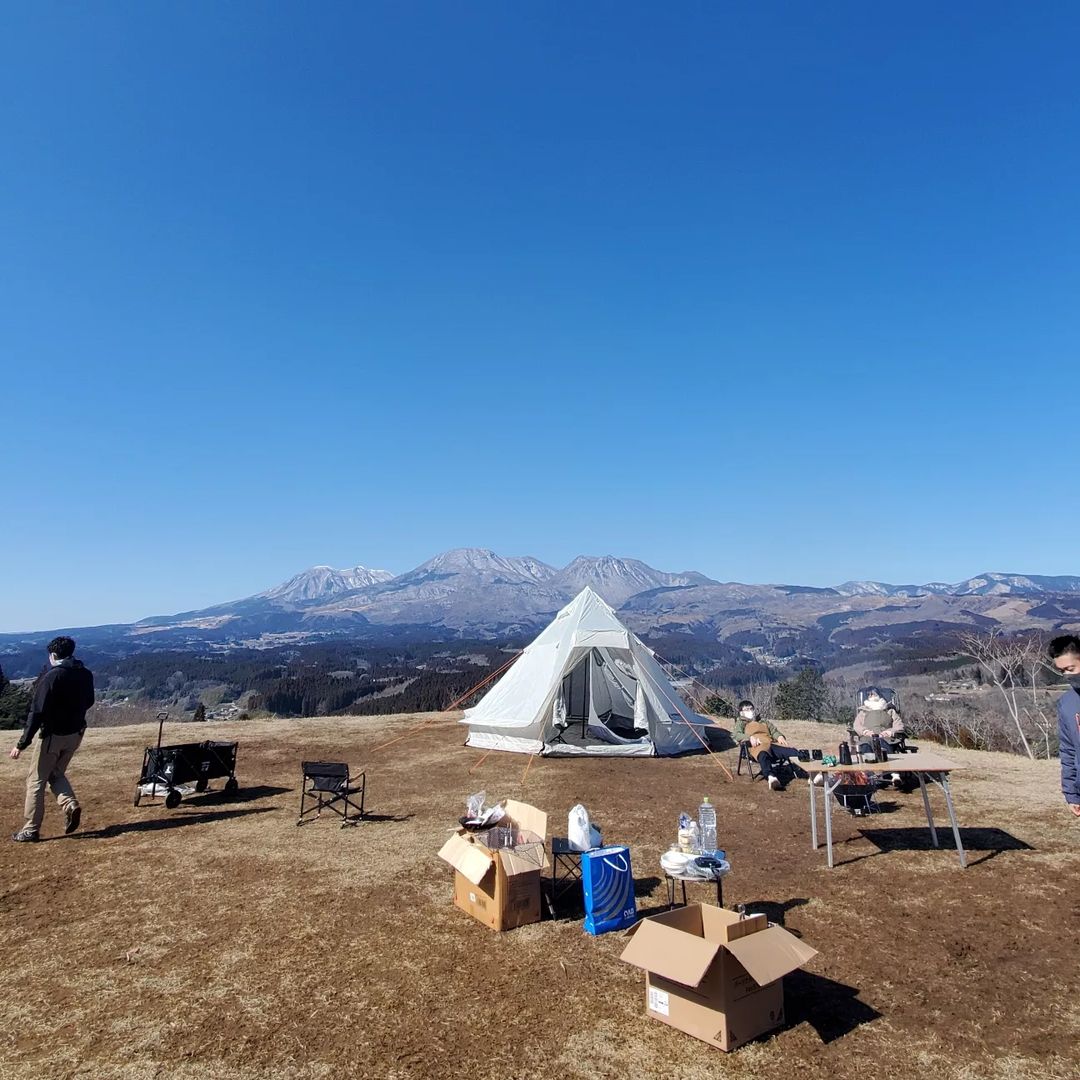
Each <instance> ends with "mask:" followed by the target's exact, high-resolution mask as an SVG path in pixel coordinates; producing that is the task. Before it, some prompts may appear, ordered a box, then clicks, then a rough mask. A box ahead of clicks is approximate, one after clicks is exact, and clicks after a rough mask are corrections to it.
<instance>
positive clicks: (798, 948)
mask: <svg viewBox="0 0 1080 1080" xmlns="http://www.w3.org/2000/svg"><path fill="white" fill-rule="evenodd" d="M628 933H629V934H630V935H632V936H631V937H630V941H629V943H628V944H627V946H626V948H625V949H623V952H622V957H621V959H623V960H625V961H626V962H627V963H628V964H633V965H634V966H635V967H639V968H643V969H644V971H645V999H646V1000H645V1005H646V1011H647V1012H648V1014H649V1015H650V1016H652V1017H654V1018H655V1019H657V1020H662V1021H663V1022H664V1023H665V1024H670V1025H671V1026H672V1027H675V1028H678V1029H679V1030H680V1031H685V1032H686V1033H687V1034H688V1035H693V1036H694V1037H695V1038H697V1039H702V1040H704V1041H705V1042H707V1043H710V1044H711V1045H713V1046H717V1047H719V1048H720V1049H721V1050H734V1049H736V1048H737V1047H739V1046H742V1045H743V1044H744V1043H747V1042H750V1040H751V1039H756V1038H757V1037H758V1036H759V1035H762V1034H764V1033H765V1032H766V1031H771V1030H772V1029H773V1028H776V1027H779V1026H780V1025H781V1024H783V1022H784V983H783V977H784V976H785V975H787V974H788V973H789V972H791V971H794V970H795V969H796V968H800V967H802V965H803V964H805V963H806V962H807V961H808V960H811V959H812V958H813V957H815V956H817V950H816V949H812V948H810V946H809V945H804V944H803V942H801V941H800V940H799V939H798V938H797V937H795V936H794V935H793V934H789V933H788V932H787V931H786V930H785V929H784V928H783V927H780V926H770V925H769V923H768V920H767V919H766V918H765V916H764V915H752V916H750V918H748V919H740V918H739V916H738V915H737V914H736V913H735V912H733V911H725V910H724V909H723V908H718V907H712V906H710V905H709V904H691V905H690V906H688V907H683V908H676V909H675V910H674V911H668V912H664V913H663V914H662V915H653V916H652V917H651V918H648V919H643V920H642V921H641V922H639V923H638V924H637V926H635V927H633V928H632V929H631V930H629V931H628Z"/></svg>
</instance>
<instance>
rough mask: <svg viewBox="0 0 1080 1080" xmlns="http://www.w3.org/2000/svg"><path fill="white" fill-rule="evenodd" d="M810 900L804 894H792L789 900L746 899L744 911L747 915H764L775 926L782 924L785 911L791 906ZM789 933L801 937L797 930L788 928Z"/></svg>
mask: <svg viewBox="0 0 1080 1080" xmlns="http://www.w3.org/2000/svg"><path fill="white" fill-rule="evenodd" d="M809 903H810V901H809V900H808V899H807V898H806V897H805V896H794V897H792V898H791V899H790V900H781V901H776V900H747V901H746V913H747V915H759V914H760V915H764V916H765V917H766V918H767V919H768V920H769V922H771V923H776V925H777V926H783V925H784V919H785V918H786V917H787V913H788V912H789V911H791V909H792V908H797V907H802V906H803V905H804V904H809ZM788 933H789V934H792V935H794V936H795V937H802V934H800V933H799V932H798V931H797V930H789V931H788Z"/></svg>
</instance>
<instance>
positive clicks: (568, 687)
mask: <svg viewBox="0 0 1080 1080" xmlns="http://www.w3.org/2000/svg"><path fill="white" fill-rule="evenodd" d="M461 722H462V723H463V724H467V725H468V727H469V737H468V739H467V740H466V745H468V746H478V747H483V748H486V749H494V750H514V751H517V752H519V753H525V754H549V755H554V754H594V755H610V756H627V757H629V756H651V755H654V754H682V753H685V752H686V751H688V750H700V749H701V748H702V744H703V741H704V734H703V730H702V729H703V728H708V727H711V726H712V725H713V722H712V721H711V720H709V719H708V718H707V717H704V716H700V715H699V714H697V713H695V712H693V711H692V710H691V709H690V708H689V707H688V706H687V705H686V704H685V703H684V702H683V701H682V699H681V698H680V697H679V695H678V693H677V692H676V690H675V688H674V687H673V686H672V685H671V680H670V679H669V678H668V677H667V675H666V674H665V673H664V670H663V668H661V666H660V665H659V663H657V661H656V658H655V657H654V656H653V654H652V652H651V651H650V650H649V649H648V648H647V647H646V646H645V645H643V644H642V642H641V641H639V640H638V638H637V637H636V636H635V635H634V634H632V633H631V632H630V631H629V630H627V629H626V627H625V626H623V624H622V623H621V622H619V619H618V617H617V616H616V615H615V612H614V611H613V610H612V609H611V608H610V607H608V605H607V604H606V603H604V601H603V600H602V599H601V598H600V597H599V596H597V595H596V593H594V592H593V591H592V589H590V588H587V587H586V588H585V589H583V590H582V591H581V592H580V593H579V594H578V595H577V596H576V597H575V598H574V599H573V600H572V601H571V602H570V603H569V604H567V605H566V607H564V608H563V609H562V611H560V612H559V614H558V615H556V616H555V619H554V621H553V622H552V623H551V625H550V626H549V627H548V628H547V629H546V630H545V631H544V632H543V633H542V634H541V635H540V636H539V637H538V638H537V639H536V640H535V641H534V642H533V643H532V644H531V645H529V646H528V648H526V649H525V651H524V652H523V653H522V654H521V656H520V657H519V659H518V661H517V663H515V664H514V666H513V667H512V668H510V670H509V671H508V672H507V673H506V674H505V675H504V676H503V677H502V678H501V679H500V680H499V681H498V682H497V683H496V684H495V686H494V687H492V689H491V690H490V691H488V693H487V694H485V695H484V697H483V698H482V699H481V700H480V701H479V703H478V704H476V705H475V706H474V707H473V708H471V709H467V710H466V711H465V718H464V719H463V720H462V721H461ZM695 728H696V729H697V730H696V731H695Z"/></svg>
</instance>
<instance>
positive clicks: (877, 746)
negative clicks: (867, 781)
mask: <svg viewBox="0 0 1080 1080" xmlns="http://www.w3.org/2000/svg"><path fill="white" fill-rule="evenodd" d="M872 742H873V746H874V760H875V761H884V760H885V759H884V758H883V757H882V756H881V736H880V735H875V736H874V737H873V740H872Z"/></svg>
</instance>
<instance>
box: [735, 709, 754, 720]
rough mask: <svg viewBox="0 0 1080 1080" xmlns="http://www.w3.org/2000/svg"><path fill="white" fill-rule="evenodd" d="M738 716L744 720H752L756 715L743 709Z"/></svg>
mask: <svg viewBox="0 0 1080 1080" xmlns="http://www.w3.org/2000/svg"><path fill="white" fill-rule="evenodd" d="M739 715H740V716H741V717H742V718H743V719H744V720H753V719H754V717H755V716H756V715H757V713H755V712H754V710H753V709H743V711H742V712H741V713H739Z"/></svg>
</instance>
